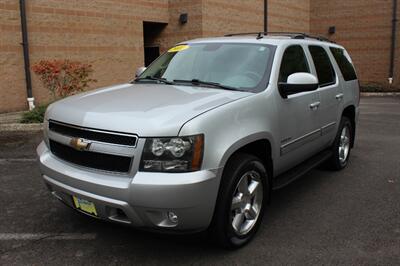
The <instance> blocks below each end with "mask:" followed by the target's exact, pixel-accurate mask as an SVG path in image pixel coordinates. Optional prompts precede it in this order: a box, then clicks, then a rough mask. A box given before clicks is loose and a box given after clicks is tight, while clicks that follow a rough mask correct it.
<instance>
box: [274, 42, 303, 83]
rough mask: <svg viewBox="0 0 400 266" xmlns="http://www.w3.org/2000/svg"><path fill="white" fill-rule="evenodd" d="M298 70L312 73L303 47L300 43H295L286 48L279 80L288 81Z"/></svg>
mask: <svg viewBox="0 0 400 266" xmlns="http://www.w3.org/2000/svg"><path fill="white" fill-rule="evenodd" d="M297 72H306V73H310V67H309V66H308V62H307V58H306V55H305V53H304V50H303V48H302V47H301V46H300V45H293V46H290V47H288V48H286V50H285V53H284V54H283V57H282V63H281V69H280V71H279V80H278V81H279V82H287V79H288V77H289V76H290V75H291V74H294V73H297Z"/></svg>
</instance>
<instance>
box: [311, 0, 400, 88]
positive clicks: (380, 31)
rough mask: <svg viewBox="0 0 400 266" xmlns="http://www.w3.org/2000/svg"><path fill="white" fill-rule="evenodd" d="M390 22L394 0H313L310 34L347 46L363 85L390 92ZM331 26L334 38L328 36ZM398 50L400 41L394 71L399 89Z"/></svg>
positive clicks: (399, 45)
mask: <svg viewBox="0 0 400 266" xmlns="http://www.w3.org/2000/svg"><path fill="white" fill-rule="evenodd" d="M399 9H400V8H399ZM391 20H392V0H369V1H341V0H331V1H326V0H311V23H310V25H311V26H310V30H311V32H312V33H315V34H319V35H323V36H326V37H329V38H331V39H332V40H334V41H336V42H337V43H339V44H341V45H343V46H345V47H346V49H347V50H348V51H349V53H350V55H351V57H352V59H353V61H354V63H355V65H356V68H357V72H358V74H359V78H360V80H361V82H362V84H363V85H379V86H382V87H383V88H384V89H389V88H388V73H389V62H390V59H389V58H390V43H391V28H392V24H391ZM330 26H335V27H336V33H335V34H333V35H329V34H328V28H329V27H330ZM399 32H400V30H398V31H397V33H398V34H397V35H398V36H400V35H399ZM399 47H400V39H398V42H397V56H396V57H397V64H396V71H395V85H396V86H397V87H398V86H399V85H400V73H399V72H400V69H399V53H400V49H399Z"/></svg>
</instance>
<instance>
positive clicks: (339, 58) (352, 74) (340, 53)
mask: <svg viewBox="0 0 400 266" xmlns="http://www.w3.org/2000/svg"><path fill="white" fill-rule="evenodd" d="M330 49H331V52H332V54H333V57H335V60H336V63H337V64H338V66H339V68H340V71H341V72H342V75H343V78H344V80H346V81H348V80H355V79H357V75H356V71H355V70H354V66H353V64H352V63H351V62H350V60H349V58H348V57H347V55H346V54H345V51H344V50H343V49H340V48H334V47H331V48H330Z"/></svg>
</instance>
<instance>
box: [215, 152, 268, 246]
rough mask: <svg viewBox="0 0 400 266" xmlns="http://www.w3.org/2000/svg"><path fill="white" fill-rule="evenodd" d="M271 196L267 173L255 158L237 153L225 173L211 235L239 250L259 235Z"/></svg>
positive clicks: (223, 243) (220, 242)
mask: <svg viewBox="0 0 400 266" xmlns="http://www.w3.org/2000/svg"><path fill="white" fill-rule="evenodd" d="M268 193H269V182H268V177H267V171H266V169H265V166H264V165H263V163H262V162H261V161H260V160H259V159H258V158H257V157H255V156H252V155H248V154H237V155H234V157H233V158H231V160H229V162H228V164H227V165H226V170H225V171H224V174H223V177H222V181H221V189H220V194H219V196H218V202H217V205H216V211H215V214H214V220H213V224H212V228H211V230H212V233H213V236H214V237H215V238H216V240H217V241H218V242H219V244H221V245H222V246H224V247H228V248H238V247H241V246H243V245H245V244H246V243H248V242H249V241H250V240H251V238H252V237H253V236H254V235H255V233H256V232H257V230H258V228H259V226H260V223H261V220H262V218H263V214H264V205H265V203H266V202H267V199H268Z"/></svg>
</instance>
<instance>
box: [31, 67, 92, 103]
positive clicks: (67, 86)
mask: <svg viewBox="0 0 400 266" xmlns="http://www.w3.org/2000/svg"><path fill="white" fill-rule="evenodd" d="M32 70H33V72H34V73H35V74H37V75H38V76H39V78H40V80H41V81H42V83H43V85H44V86H45V87H46V88H47V89H48V90H49V92H50V94H51V95H52V97H53V100H56V99H57V98H59V97H66V96H69V95H73V94H76V93H78V92H81V91H84V90H85V89H87V88H89V84H90V83H91V82H97V80H95V79H92V78H91V77H90V76H91V74H92V73H93V68H92V66H91V65H89V64H83V63H80V62H75V61H69V60H41V61H40V62H38V63H36V64H35V65H34V66H33V67H32Z"/></svg>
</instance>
